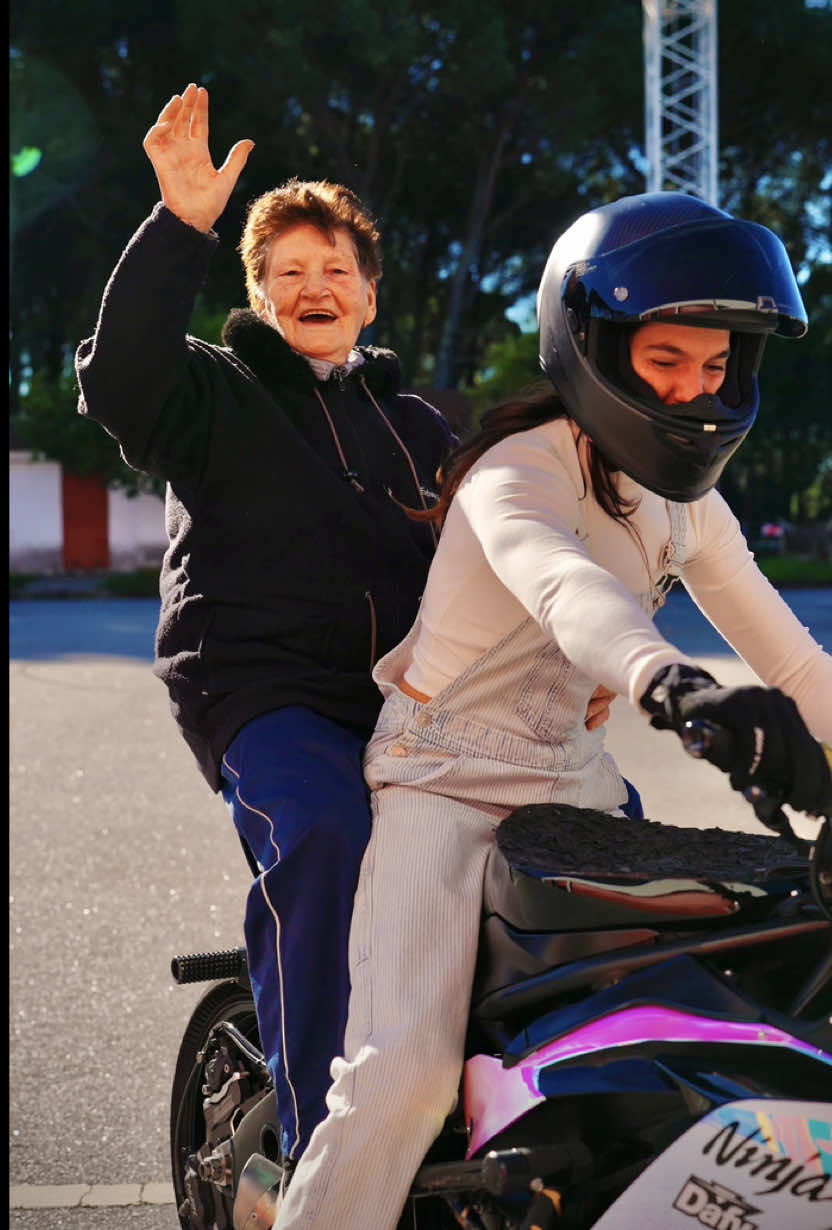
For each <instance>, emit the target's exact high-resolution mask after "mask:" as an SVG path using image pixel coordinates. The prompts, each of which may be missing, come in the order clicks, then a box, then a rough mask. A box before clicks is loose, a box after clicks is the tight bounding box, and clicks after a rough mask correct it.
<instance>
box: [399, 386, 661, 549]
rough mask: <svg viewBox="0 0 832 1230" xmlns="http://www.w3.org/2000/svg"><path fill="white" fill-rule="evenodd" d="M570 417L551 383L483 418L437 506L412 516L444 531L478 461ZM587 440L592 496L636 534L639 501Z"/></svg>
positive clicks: (446, 469)
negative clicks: (513, 439) (511, 440)
mask: <svg viewBox="0 0 832 1230" xmlns="http://www.w3.org/2000/svg"><path fill="white" fill-rule="evenodd" d="M565 418H569V412H568V411H567V409H566V407H565V406H564V404H563V402H562V401H561V400H560V398H559V397H558V394H557V392H556V391H555V390H554V389H553V388H552V386H551V385H550V384H549V383H548V382H547V383H545V384H540V385H539V386H536V387H533V388H532V389H530V391H529V392H528V393H527V394H526V395H524V396H520V397H514V398H510V399H509V400H508V401H503V402H500V403H499V405H496V406H492V407H491V409H490V410H486V412H485V414H484V415H483V416H482V419H481V421H480V426H479V429H478V430H477V431H476V432H475V433H474V434H473V435H472V436H470V437H469V438H468V439H466V440H463V441H462V443H461V444H458V445H457V447H456V448H455V449H454V451H453V452H452V453H451V455H450V456H449V457H448V460H447V461H446V462H445V464H444V466H443V467H442V469H441V471H440V473H439V481H440V488H439V499H438V501H437V503H436V504H435V505H434V506H433V508H430V509H428V510H427V511H423V510H421V509H418V510H417V509H408V513H409V515H410V516H411V517H413V518H414V519H415V520H417V521H433V522H435V523H436V524H437V525H438V526H439V527H440V528H441V527H442V525H443V524H444V522H445V518H446V517H447V515H448V509H449V507H450V504H451V500H452V499H453V498H454V496H455V495H456V492H457V489H458V488H459V485H460V483H461V482H462V480H463V478H464V477H465V475H466V474H467V473H468V471H469V470H470V469H471V466H472V465H473V464H474V462H476V461H478V460H479V459H480V457H482V455H483V453H485V452H487V451H488V449H490V448H491V447H492V445H494V444H497V443H498V442H499V441H500V440H504V439H505V438H506V436H513V435H516V434H517V432H520V431H529V430H530V429H531V428H532V427H539V426H540V425H541V423H550V422H552V421H553V420H554V419H565ZM581 440H583V441H584V442H585V449H586V458H587V470H588V475H589V485H590V487H591V488H592V494H593V495H594V496H595V499H596V500H597V502H598V504H599V506H600V507H601V508H602V509H603V510H604V512H605V513H607V514H608V516H610V517H612V518H613V520H614V521H619V522H621V524H623V525H625V526H626V527H627V529H632V527H631V526H630V525H629V519H630V517H631V516H632V514H633V513H634V512H635V510H636V509H637V508H638V504H639V501H638V497H636V498H635V499H632V500H627V499H624V497H623V496H621V495H620V493H619V491H618V487H617V484H616V480H615V473H616V471H615V470H614V469H613V468H612V466H611V465H610V464H609V462H608V461H607V460H606V458H605V457H603V456H602V454H601V453H599V451H598V449H597V448H596V447H595V445H594V443H593V442H592V440H590V439H589V437H588V436H585V435H584V434H583V432H581V434H580V435H579V437H578V441H579V443H580V441H581ZM584 494H586V491H584Z"/></svg>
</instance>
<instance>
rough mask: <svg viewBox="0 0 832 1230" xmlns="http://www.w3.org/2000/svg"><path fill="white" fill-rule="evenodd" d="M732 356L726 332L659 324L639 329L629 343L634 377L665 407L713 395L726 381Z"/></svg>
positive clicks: (663, 322)
mask: <svg viewBox="0 0 832 1230" xmlns="http://www.w3.org/2000/svg"><path fill="white" fill-rule="evenodd" d="M730 352H731V334H730V332H729V331H728V330H727V329H702V328H698V327H696V326H694V325H676V324H668V323H666V322H665V321H662V320H656V321H651V322H650V323H649V324H646V325H642V326H641V327H640V328H639V329H637V330H636V332H635V333H634V334H633V336H632V338H631V339H630V362H631V363H632V365H633V370H634V371H635V373H636V375H637V376H641V378H642V380H646V381H647V383H648V384H649V385H650V386H651V388H653V389H654V390H655V392H656V394H657V395H658V397H659V398H660V400H661V401H663V402H664V404H665V405H666V406H678V405H682V404H683V403H684V402H689V401H693V400H694V398H696V397H700V396H701V395H702V394H703V393H716V392H717V390H718V389H719V388H720V386H721V384H722V382H723V380H724V379H725V369H726V366H727V363H728V356H729V354H730Z"/></svg>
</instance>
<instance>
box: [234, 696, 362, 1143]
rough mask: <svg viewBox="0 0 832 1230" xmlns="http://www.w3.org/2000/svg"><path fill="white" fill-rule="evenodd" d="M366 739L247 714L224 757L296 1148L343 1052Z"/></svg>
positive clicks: (284, 1106)
mask: <svg viewBox="0 0 832 1230" xmlns="http://www.w3.org/2000/svg"><path fill="white" fill-rule="evenodd" d="M363 750H364V745H363V742H362V741H361V739H359V738H358V737H357V736H356V735H355V734H353V733H351V732H350V731H348V730H345V729H344V728H343V727H341V726H338V725H336V724H335V723H334V722H331V721H329V720H328V719H326V718H322V717H320V716H318V715H317V714H315V713H313V712H312V711H311V710H308V709H304V708H299V707H289V708H284V709H278V710H275V711H273V712H271V713H265V714H263V715H262V716H261V717H258V718H254V719H253V720H252V721H251V722H249V723H247V725H246V726H244V727H243V729H242V730H241V731H240V732H239V733H238V734H237V736H236V737H235V738H234V740H233V742H232V743H231V744H230V745H229V747H228V750H227V751H226V754H225V756H224V757H223V766H222V769H223V778H224V787H223V797H224V798H225V801H226V803H227V804H228V806H229V808H230V810H231V814H232V816H233V818H234V823H235V825H236V827H237V831H238V833H239V834H240V837H241V839H242V841H243V842H244V843H245V845H246V846H247V847H248V849H249V850H250V851H251V854H252V855H253V857H254V859H255V860H256V862H257V864H258V865H259V867H260V874H259V875H258V876H257V877H256V879H255V881H254V884H253V886H252V889H251V892H250V894H249V898H248V903H247V907H246V918H245V938H246V948H247V952H248V961H249V971H250V975H251V983H252V987H253V990H254V999H255V1004H256V1007H257V1020H258V1024H259V1027H260V1035H261V1040H262V1043H263V1050H264V1052H265V1055H266V1059H267V1061H268V1064H269V1069H270V1071H271V1073H272V1078H273V1080H274V1084H275V1090H276V1093H277V1106H278V1115H279V1118H280V1124H281V1129H282V1137H283V1148H284V1154H285V1155H287V1156H289V1157H291V1158H295V1159H296V1158H298V1157H300V1155H301V1153H302V1152H303V1150H304V1148H305V1147H306V1144H307V1142H308V1140H309V1137H310V1135H311V1134H312V1131H313V1129H314V1128H315V1127H316V1125H317V1124H318V1122H319V1121H320V1120H321V1119H323V1118H324V1116H325V1114H326V1105H325V1101H324V1099H325V1096H326V1092H327V1089H328V1088H329V1086H330V1083H331V1078H330V1073H329V1067H330V1063H331V1062H332V1059H333V1057H334V1056H336V1055H341V1054H342V1053H343V1045H344V1029H345V1026H346V1020H347V1004H348V999H349V989H350V983H349V971H348V964H347V948H348V940H349V929H350V920H351V918H352V908H353V899H354V897H355V889H356V885H357V882H358V871H359V868H360V866H361V859H362V856H363V854H364V850H365V847H366V845H367V842H368V841H369V837H370V809H369V802H368V798H367V790H366V786H365V784H364V778H363V774H362V769H361V758H362V753H363Z"/></svg>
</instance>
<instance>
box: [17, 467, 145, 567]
mask: <svg viewBox="0 0 832 1230" xmlns="http://www.w3.org/2000/svg"><path fill="white" fill-rule="evenodd" d="M107 517H108V523H109V535H110V566H111V567H112V568H113V569H114V570H116V571H118V570H123V571H128V570H130V569H131V568H143V567H148V568H158V567H159V565H160V564H161V562H162V556H163V554H164V552H165V548H166V547H167V535H166V534H165V502H164V500H163V499H161V498H160V497H159V496H156V495H137V496H135V497H134V498H133V499H130V498H129V497H128V496H127V495H125V493H124V492H123V491H120V490H119V491H108V492H107ZM63 552H64V529H63V501H62V492H61V467H60V465H59V464H58V462H56V461H31V460H30V454H29V453H28V452H25V451H24V450H22V449H21V450H13V451H10V452H9V571H10V572H45V573H53V572H62V571H63Z"/></svg>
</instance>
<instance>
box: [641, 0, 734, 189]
mask: <svg viewBox="0 0 832 1230" xmlns="http://www.w3.org/2000/svg"><path fill="white" fill-rule="evenodd" d="M716 2H717V0H642V10H643V15H644V23H643V26H644V72H645V81H644V85H645V91H644V93H645V127H646V153H647V161H648V171H647V191H648V192H661V191H677V192H690V193H691V194H692V195H693V196H698V197H700V198H701V199H702V200H704V201H708V202H710V204H712V205H716V204H718V201H717V77H716Z"/></svg>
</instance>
